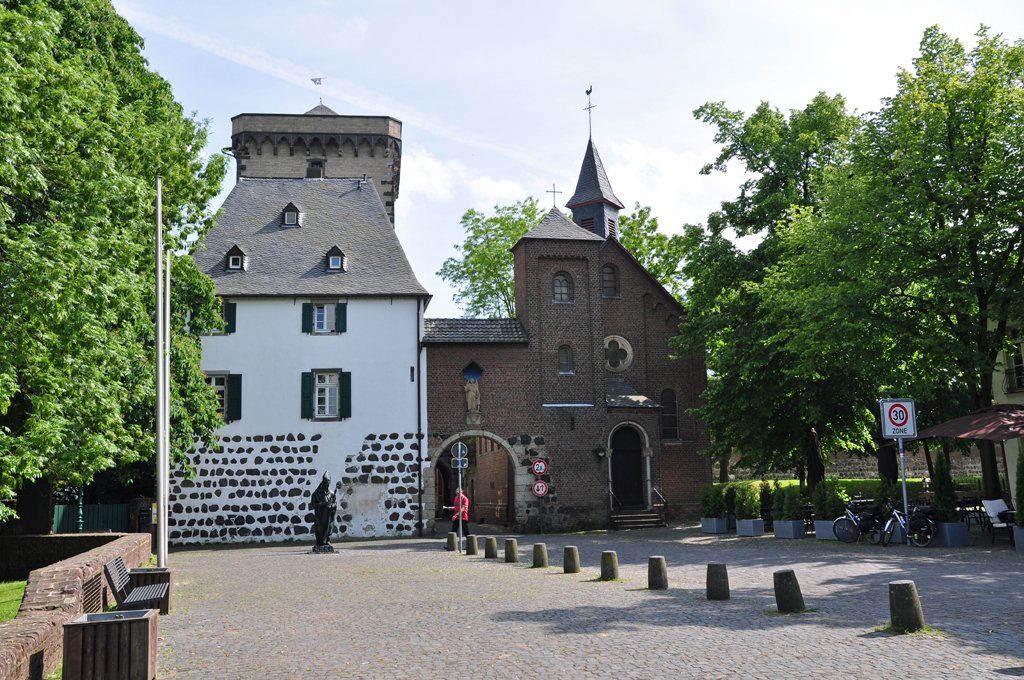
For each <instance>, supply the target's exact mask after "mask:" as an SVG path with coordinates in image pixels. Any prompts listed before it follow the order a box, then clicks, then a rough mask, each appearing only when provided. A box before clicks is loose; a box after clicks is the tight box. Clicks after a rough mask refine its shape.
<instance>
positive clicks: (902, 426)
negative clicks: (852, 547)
mask: <svg viewBox="0 0 1024 680" xmlns="http://www.w3.org/2000/svg"><path fill="white" fill-rule="evenodd" d="M878 405H879V407H880V408H881V411H882V436H883V437H888V438H890V439H895V440H896V441H897V442H898V445H899V451H900V475H901V476H902V478H903V519H905V520H906V522H907V527H906V529H907V530H906V531H905V532H904V533H905V534H906V536H905V537H904V542H906V543H909V542H910V501H909V499H908V495H907V456H906V453H905V452H904V451H903V439H904V438H911V439H913V438H914V437H916V436H917V415H916V413H915V407H914V400H913V399H881V400H879V402H878Z"/></svg>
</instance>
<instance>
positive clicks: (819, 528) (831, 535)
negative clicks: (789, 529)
mask: <svg viewBox="0 0 1024 680" xmlns="http://www.w3.org/2000/svg"><path fill="white" fill-rule="evenodd" d="M834 521H835V520H825V519H816V520H814V537H815V538H816V539H818V540H819V541H838V540H839V539H838V538H836V534H835V532H834V531H832V523H833V522H834Z"/></svg>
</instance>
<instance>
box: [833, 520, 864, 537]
mask: <svg viewBox="0 0 1024 680" xmlns="http://www.w3.org/2000/svg"><path fill="white" fill-rule="evenodd" d="M832 533H833V534H835V536H836V538H838V539H839V540H840V541H842V542H843V543H854V542H856V541H857V539H858V538H860V528H859V527H858V526H857V524H856V522H854V521H853V520H851V519H850V518H849V517H846V516H845V515H844V516H843V517H839V518H837V519H836V521H834V522H832Z"/></svg>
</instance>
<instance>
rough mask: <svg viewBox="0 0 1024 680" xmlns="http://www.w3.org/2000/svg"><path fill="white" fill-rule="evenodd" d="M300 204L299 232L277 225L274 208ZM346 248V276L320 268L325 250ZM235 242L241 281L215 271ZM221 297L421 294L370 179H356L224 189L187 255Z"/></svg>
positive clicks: (242, 182)
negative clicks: (242, 258) (200, 239)
mask: <svg viewBox="0 0 1024 680" xmlns="http://www.w3.org/2000/svg"><path fill="white" fill-rule="evenodd" d="M288 203H294V204H295V205H298V206H302V212H301V214H302V215H303V221H302V228H301V229H296V228H294V227H289V226H285V225H283V224H282V223H281V206H283V205H287V204H288ZM340 243H343V244H345V256H346V257H347V258H349V259H350V261H351V262H352V263H353V264H352V265H351V266H350V269H349V272H348V273H347V274H346V275H345V276H337V275H336V272H334V271H331V270H328V269H327V268H326V267H324V253H326V252H327V251H328V249H329V248H330V247H331V246H333V245H337V244H340ZM232 245H237V246H238V247H239V248H241V249H243V250H244V251H245V254H246V257H247V261H248V266H247V268H246V275H245V276H232V275H231V273H230V272H227V271H225V270H224V268H223V267H221V266H219V265H220V263H221V262H222V258H223V257H224V253H225V252H226V251H227V250H228V249H229V248H230V247H231V246H232ZM193 257H194V258H195V261H196V265H197V266H198V267H199V269H200V270H201V271H203V272H204V273H206V274H207V275H208V276H210V277H211V278H212V279H213V281H214V283H215V284H216V286H217V294H218V295H222V296H245V295H296V296H306V295H329V296H335V295H336V296H339V297H341V296H417V297H425V296H427V291H426V290H425V289H424V288H423V286H421V285H420V283H419V281H417V280H416V275H415V274H414V273H413V271H412V267H411V266H410V265H409V261H408V259H406V256H405V252H404V251H403V250H402V244H401V243H399V241H398V236H397V235H396V234H395V229H394V227H392V226H391V221H390V220H389V219H388V215H387V212H385V210H384V204H383V203H382V202H381V200H380V195H379V194H378V193H377V190H376V187H375V186H374V185H373V183H372V182H366V183H365V184H362V183H361V181H360V180H359V179H355V178H336V179H334V178H327V179H256V178H248V177H242V178H241V179H239V180H238V183H237V184H236V185H235V188H234V189H232V190H231V193H230V194H229V195H228V197H227V200H225V201H224V206H223V209H222V211H221V214H220V216H219V218H218V220H217V225H216V226H215V227H214V228H213V229H211V230H210V233H209V234H207V235H206V238H205V240H204V243H203V246H201V247H200V248H198V249H197V250H196V251H195V253H194V254H193Z"/></svg>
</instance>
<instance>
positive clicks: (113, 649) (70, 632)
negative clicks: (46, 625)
mask: <svg viewBox="0 0 1024 680" xmlns="http://www.w3.org/2000/svg"><path fill="white" fill-rule="evenodd" d="M158 620H159V614H158V613H157V610H156V609H134V610H128V611H123V612H108V613H102V614H83V615H82V616H79V617H78V618H77V619H75V620H73V621H69V622H67V623H65V624H64V671H63V675H62V676H61V677H62V678H63V680H80V679H82V678H96V679H97V680H99V679H101V678H127V679H128V680H153V678H155V677H156V646H157V621H158Z"/></svg>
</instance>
